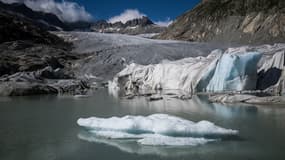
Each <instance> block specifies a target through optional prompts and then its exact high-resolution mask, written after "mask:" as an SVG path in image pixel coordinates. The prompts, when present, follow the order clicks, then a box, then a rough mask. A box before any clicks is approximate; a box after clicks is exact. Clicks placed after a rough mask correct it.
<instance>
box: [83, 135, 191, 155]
mask: <svg viewBox="0 0 285 160" xmlns="http://www.w3.org/2000/svg"><path fill="white" fill-rule="evenodd" d="M78 138H79V139H81V140H84V141H87V142H95V143H99V144H105V145H108V146H111V147H115V148H117V149H119V150H120V151H122V152H126V153H131V154H139V155H156V156H160V157H180V156H185V155H190V154H193V153H191V148H193V147H155V146H145V145H139V144H137V143H136V141H134V140H118V139H106V138H100V137H96V136H94V135H92V134H91V133H89V132H87V131H81V132H80V133H79V134H78Z"/></svg>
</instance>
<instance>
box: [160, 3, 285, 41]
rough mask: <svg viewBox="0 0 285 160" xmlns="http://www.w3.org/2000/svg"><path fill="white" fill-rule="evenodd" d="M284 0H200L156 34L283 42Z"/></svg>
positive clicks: (167, 37)
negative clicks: (160, 32)
mask: <svg viewBox="0 0 285 160" xmlns="http://www.w3.org/2000/svg"><path fill="white" fill-rule="evenodd" d="M284 25H285V1H284V0H270V1H268V0H238V1H237V0H203V2H201V3H200V4H199V5H198V6H196V7H195V8H194V9H193V10H190V11H188V12H186V13H185V14H183V15H182V16H180V17H178V18H177V20H176V21H175V22H174V23H173V24H172V25H170V26H169V28H168V29H167V30H166V31H165V32H163V33H162V34H161V35H159V36H158V38H161V39H179V40H187V41H215V42H233V43H240V44H261V43H270V44H271V43H276V42H285V28H284Z"/></svg>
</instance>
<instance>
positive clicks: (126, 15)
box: [108, 9, 146, 23]
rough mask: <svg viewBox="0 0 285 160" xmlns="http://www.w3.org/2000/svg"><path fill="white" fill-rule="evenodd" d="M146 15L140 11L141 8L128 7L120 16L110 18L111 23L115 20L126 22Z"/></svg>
mask: <svg viewBox="0 0 285 160" xmlns="http://www.w3.org/2000/svg"><path fill="white" fill-rule="evenodd" d="M144 16H146V15H145V14H143V13H140V12H139V10H137V9H127V10H125V11H124V12H123V13H121V14H120V15H118V16H114V17H112V18H110V19H109V20H108V22H109V23H115V22H120V21H121V22H122V23H126V22H127V21H129V20H133V19H137V18H142V17H144Z"/></svg>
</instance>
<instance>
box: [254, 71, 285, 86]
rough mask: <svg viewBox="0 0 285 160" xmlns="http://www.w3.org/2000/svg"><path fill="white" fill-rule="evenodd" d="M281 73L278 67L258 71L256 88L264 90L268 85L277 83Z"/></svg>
mask: <svg viewBox="0 0 285 160" xmlns="http://www.w3.org/2000/svg"><path fill="white" fill-rule="evenodd" d="M281 75H282V70H281V69H278V68H270V69H269V70H268V71H266V72H264V71H261V72H260V73H258V79H257V87H256V89H257V90H265V89H267V88H269V87H270V86H273V85H275V84H277V83H278V81H279V79H280V77H281Z"/></svg>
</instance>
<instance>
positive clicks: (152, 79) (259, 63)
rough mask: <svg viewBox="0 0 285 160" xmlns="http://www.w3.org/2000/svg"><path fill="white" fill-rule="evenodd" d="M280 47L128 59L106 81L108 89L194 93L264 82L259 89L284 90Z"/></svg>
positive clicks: (243, 88)
mask: <svg viewBox="0 0 285 160" xmlns="http://www.w3.org/2000/svg"><path fill="white" fill-rule="evenodd" d="M284 50H285V45H283V44H275V45H262V46H255V47H249V46H242V47H237V48H229V49H227V50H225V51H222V50H219V49H217V50H214V51H212V52H211V53H210V54H209V55H208V56H198V57H189V58H184V59H181V60H176V61H168V60H164V61H162V62H161V63H158V64H150V65H140V64H135V63H132V64H129V65H127V66H126V67H125V69H123V70H122V71H121V72H119V73H118V74H117V75H116V76H115V77H114V78H113V80H112V81H110V82H109V90H115V89H116V90H127V91H134V92H140V91H143V90H183V91H186V92H187V93H189V94H194V93H197V92H228V91H229V92H231V91H247V90H257V89H260V88H261V87H260V86H264V85H266V84H268V85H267V86H266V87H264V88H262V89H260V90H265V89H267V88H269V87H272V86H275V90H279V91H276V92H279V93H280V92H283V93H284V86H285V83H284V78H282V77H284ZM275 68H276V69H278V71H279V72H278V73H279V75H276V74H275V75H273V77H275V79H276V80H272V77H270V75H271V74H270V73H269V74H268V73H267V72H268V70H270V71H271V70H276V69H275ZM263 72H265V73H263ZM267 81H271V82H270V83H267ZM276 88H277V89H276Z"/></svg>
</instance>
